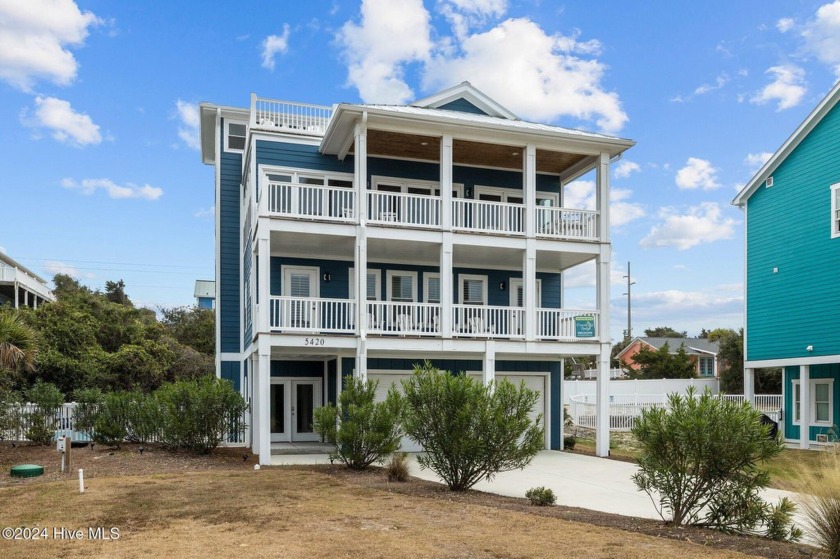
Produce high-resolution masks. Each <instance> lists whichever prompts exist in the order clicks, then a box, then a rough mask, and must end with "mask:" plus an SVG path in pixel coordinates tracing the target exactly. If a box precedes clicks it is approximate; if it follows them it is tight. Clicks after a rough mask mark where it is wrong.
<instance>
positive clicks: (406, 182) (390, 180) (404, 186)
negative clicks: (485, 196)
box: [370, 175, 464, 198]
mask: <svg viewBox="0 0 840 559" xmlns="http://www.w3.org/2000/svg"><path fill="white" fill-rule="evenodd" d="M380 184H387V185H389V186H399V187H400V192H401V193H402V194H407V193H408V189H409V188H424V189H428V190H429V196H436V195H435V190H440V182H438V181H427V180H420V179H404V178H396V177H388V176H384V175H374V176H372V177H371V178H370V187H371V189H372V190H379V185H380ZM452 190H453V191H454V192H457V196H456V197H457V198H463V197H464V185H463V184H460V183H452Z"/></svg>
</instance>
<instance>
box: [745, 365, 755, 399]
mask: <svg viewBox="0 0 840 559" xmlns="http://www.w3.org/2000/svg"><path fill="white" fill-rule="evenodd" d="M744 400H746V401H747V402H749V403H750V404H755V369H748V368H746V367H744Z"/></svg>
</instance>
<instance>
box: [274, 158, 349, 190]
mask: <svg viewBox="0 0 840 559" xmlns="http://www.w3.org/2000/svg"><path fill="white" fill-rule="evenodd" d="M259 173H260V178H261V179H262V180H263V181H265V182H268V175H275V174H278V175H279V174H286V175H290V176H291V177H292V183H293V184H298V181H299V179H300V177H309V178H318V179H320V178H323V179H324V180H325V181H327V180H329V179H338V180H343V181H350V182H351V183H352V184H353V185H354V187H355V183H353V173H339V172H333V171H318V170H317V169H306V168H302V167H283V166H278V165H266V164H264V163H260V165H259Z"/></svg>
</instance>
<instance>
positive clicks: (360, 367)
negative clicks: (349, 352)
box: [355, 339, 367, 382]
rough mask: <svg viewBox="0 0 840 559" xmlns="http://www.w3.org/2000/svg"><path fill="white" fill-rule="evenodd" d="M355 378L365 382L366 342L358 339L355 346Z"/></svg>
mask: <svg viewBox="0 0 840 559" xmlns="http://www.w3.org/2000/svg"><path fill="white" fill-rule="evenodd" d="M355 376H356V378H357V379H359V380H361V381H362V382H365V381H366V380H367V340H364V339H359V345H358V346H356V375H355Z"/></svg>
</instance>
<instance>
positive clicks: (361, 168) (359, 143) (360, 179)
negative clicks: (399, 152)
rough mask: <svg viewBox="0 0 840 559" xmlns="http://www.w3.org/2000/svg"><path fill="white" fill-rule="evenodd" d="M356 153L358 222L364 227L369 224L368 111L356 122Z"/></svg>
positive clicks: (354, 161)
mask: <svg viewBox="0 0 840 559" xmlns="http://www.w3.org/2000/svg"><path fill="white" fill-rule="evenodd" d="M354 134H355V140H354V141H355V144H356V149H355V155H354V159H353V181H354V182H355V187H356V196H357V200H356V211H357V212H358V213H359V215H358V220H357V223H359V224H360V225H362V226H363V227H364V226H365V224H367V215H368V211H367V202H368V198H367V111H365V112H364V113H363V114H362V120H361V121H360V122H357V123H356V128H355V131H354Z"/></svg>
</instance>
